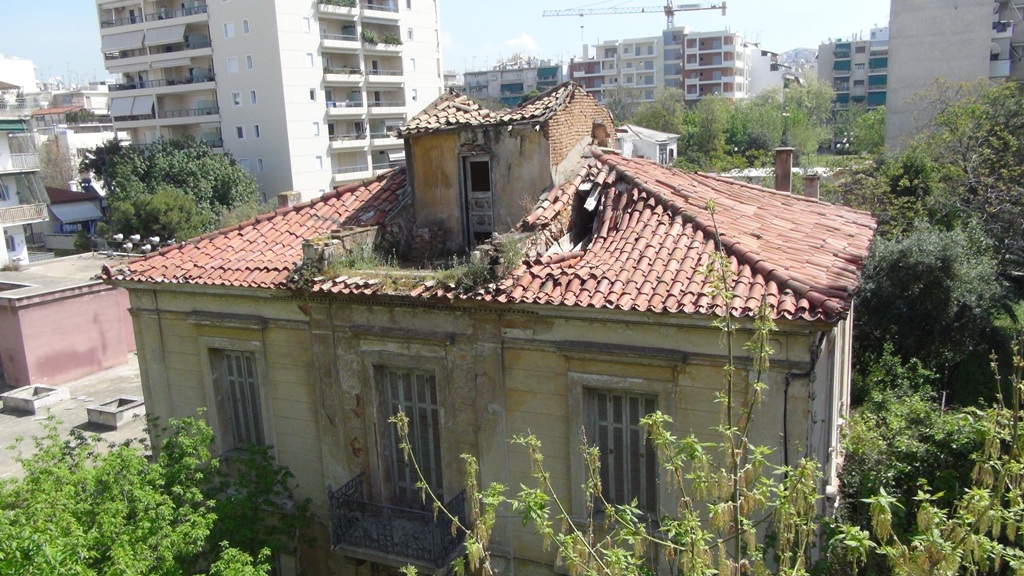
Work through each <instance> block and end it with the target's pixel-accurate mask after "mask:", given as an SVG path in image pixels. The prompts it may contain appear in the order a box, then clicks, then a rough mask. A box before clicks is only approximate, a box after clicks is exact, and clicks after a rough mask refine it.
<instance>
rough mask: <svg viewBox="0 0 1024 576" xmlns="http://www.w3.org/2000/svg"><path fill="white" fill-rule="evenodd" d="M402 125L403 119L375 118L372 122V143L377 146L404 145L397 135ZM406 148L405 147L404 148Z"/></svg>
mask: <svg viewBox="0 0 1024 576" xmlns="http://www.w3.org/2000/svg"><path fill="white" fill-rule="evenodd" d="M401 126H402V121H401V120H375V121H373V122H371V123H370V144H371V145H373V146H374V147H375V148H377V147H389V146H392V147H393V146H403V144H402V139H401V138H398V137H397V136H396V133H397V130H398V129H399V128H400V127H401ZM402 149H403V150H404V149H405V148H404V147H403V148H402Z"/></svg>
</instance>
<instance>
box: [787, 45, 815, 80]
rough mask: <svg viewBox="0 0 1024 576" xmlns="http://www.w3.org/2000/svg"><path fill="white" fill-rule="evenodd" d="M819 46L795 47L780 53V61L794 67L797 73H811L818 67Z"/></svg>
mask: <svg viewBox="0 0 1024 576" xmlns="http://www.w3.org/2000/svg"><path fill="white" fill-rule="evenodd" d="M817 55H818V49H817V48H794V49H792V50H786V51H785V52H782V53H780V54H779V63H780V64H785V65H786V66H790V67H792V69H793V70H794V71H795V72H797V73H801V72H802V73H804V74H806V73H809V72H813V71H815V70H817V69H818V60H817V58H816V57H817Z"/></svg>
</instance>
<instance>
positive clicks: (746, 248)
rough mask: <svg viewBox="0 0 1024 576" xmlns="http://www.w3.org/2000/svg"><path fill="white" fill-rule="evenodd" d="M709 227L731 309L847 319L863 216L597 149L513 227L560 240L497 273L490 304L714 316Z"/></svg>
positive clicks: (865, 237)
mask: <svg viewBox="0 0 1024 576" xmlns="http://www.w3.org/2000/svg"><path fill="white" fill-rule="evenodd" d="M709 200H713V201H714V204H715V222H714V223H713V222H712V219H711V215H710V213H709V212H708V211H707V209H706V206H707V203H708V201H709ZM715 224H717V232H718V235H719V236H720V238H721V246H722V248H723V249H724V251H725V253H726V255H727V256H728V257H729V260H730V263H731V267H732V279H731V285H730V286H729V288H730V289H731V290H732V291H733V292H734V293H735V296H734V297H733V299H732V300H731V301H730V302H728V304H727V306H728V309H729V310H730V311H731V313H732V314H734V315H736V316H740V317H744V316H747V317H749V316H753V315H754V314H756V311H757V309H758V307H759V306H760V305H761V303H762V302H767V303H768V304H769V305H771V306H772V308H773V310H774V312H775V314H774V315H775V317H776V318H786V319H801V320H812V321H813V320H825V321H828V322H833V321H836V320H838V319H840V318H843V317H845V316H846V314H847V313H848V311H849V307H850V304H851V302H852V299H853V295H854V293H855V291H856V289H857V287H858V285H859V273H860V270H861V269H862V268H863V263H864V259H865V258H866V257H867V253H868V245H869V244H870V242H871V238H872V235H873V231H874V228H875V222H874V219H872V218H871V216H870V215H869V214H867V213H864V212H860V211H856V210H852V209H849V208H845V207H842V206H834V205H831V204H827V203H823V202H818V201H816V200H811V199H808V198H804V197H803V196H795V195H791V194H787V193H781V192H777V191H775V190H769V189H766V188H761V187H759V186H753V185H749V184H745V183H742V182H737V181H734V180H729V179H726V178H721V177H717V176H711V175H707V174H699V173H698V174H693V173H686V172H682V171H680V170H676V169H672V168H666V167H663V166H659V165H657V164H655V163H652V162H649V161H645V160H637V159H627V158H622V157H620V156H618V155H614V154H608V153H602V152H600V151H594V160H593V161H591V162H588V163H586V164H585V165H584V166H583V167H582V168H581V169H580V171H579V173H578V174H577V175H576V177H575V178H573V179H572V180H571V181H570V182H569V183H567V184H566V185H565V186H562V187H560V188H557V189H554V190H552V191H551V192H550V193H548V194H547V195H546V196H545V197H544V198H542V199H541V201H540V202H539V203H538V205H537V207H536V208H535V209H534V211H533V212H531V213H530V214H529V215H528V216H527V217H526V218H525V219H524V220H523V222H522V223H521V224H520V228H521V229H522V230H524V231H535V232H537V233H544V232H545V231H549V230H552V229H554V230H557V232H556V233H554V234H551V233H550V232H549V234H548V235H549V237H551V238H552V240H554V239H555V237H556V236H558V235H561V236H560V237H559V238H558V240H557V241H553V242H552V243H551V244H550V248H549V249H548V251H547V253H546V254H544V255H543V256H542V257H541V258H539V259H537V260H536V261H534V262H532V263H530V264H528V265H526V266H523V267H521V268H520V269H519V270H517V271H516V272H515V273H514V274H513V276H512V277H510V278H509V279H507V280H505V282H503V283H502V284H501V286H500V290H499V292H501V295H500V296H499V297H498V299H499V300H500V301H507V302H529V303H536V304H553V305H564V306H585V307H595V308H619V309H623V310H637V311H651V312H682V313H688V314H714V315H721V314H724V312H725V308H726V303H725V302H722V301H716V300H714V299H712V297H711V294H712V292H713V291H712V286H711V281H710V280H709V279H708V278H705V277H704V274H703V272H702V268H703V266H704V265H705V264H706V263H707V262H708V260H709V258H710V256H711V254H712V253H713V252H714V251H715V250H716V249H717V245H716V242H715V236H716V228H715Z"/></svg>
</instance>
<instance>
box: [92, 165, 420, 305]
mask: <svg viewBox="0 0 1024 576" xmlns="http://www.w3.org/2000/svg"><path fill="white" fill-rule="evenodd" d="M406 193H407V187H406V176H405V170H404V169H399V170H393V171H391V172H387V173H385V174H383V175H381V176H380V177H378V178H377V179H376V180H372V181H368V182H364V183H361V184H352V185H349V186H345V187H342V188H338V189H336V190H334V191H331V192H328V193H326V194H324V195H323V196H321V197H319V198H316V199H314V200H310V201H308V202H302V203H300V204H296V205H295V206H292V207H289V208H280V209H278V210H277V211H275V212H271V213H270V214H265V215H262V216H258V217H257V218H256V219H254V220H249V221H247V222H243V223H241V224H239V225H237V226H233V227H231V228H225V229H223V230H218V231H216V232H211V233H209V234H205V235H203V236H200V237H199V238H194V239H192V240H189V241H187V242H183V243H181V244H177V245H174V246H169V247H167V248H164V249H162V250H160V251H158V252H155V253H153V254H150V255H148V256H147V257H145V258H141V259H139V260H135V261H133V262H132V263H131V264H129V265H127V266H123V267H120V268H116V269H110V268H108V267H104V269H103V273H102V274H101V278H103V279H104V280H128V281H135V282H157V283H164V282H170V283H178V284H214V285H229V286H239V287H248V288H284V287H285V280H286V278H287V276H288V273H289V272H291V271H292V270H293V269H294V268H295V266H296V265H297V264H298V263H299V262H300V261H301V260H302V241H303V240H306V239H309V238H313V237H314V236H318V235H320V234H324V233H326V232H327V231H328V230H331V229H334V228H338V227H341V226H374V225H377V224H380V223H382V222H383V221H384V219H385V217H386V216H387V215H388V213H389V211H390V210H391V209H393V208H395V207H396V206H398V205H399V204H400V203H401V200H402V198H403V196H404V195H405V194H406Z"/></svg>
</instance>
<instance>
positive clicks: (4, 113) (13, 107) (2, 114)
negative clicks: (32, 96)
mask: <svg viewBox="0 0 1024 576" xmlns="http://www.w3.org/2000/svg"><path fill="white" fill-rule="evenodd" d="M39 108H40V107H39V106H37V105H36V104H27V103H17V102H3V101H0V118H26V117H28V116H31V115H32V113H33V112H35V111H36V110H38V109H39Z"/></svg>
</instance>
